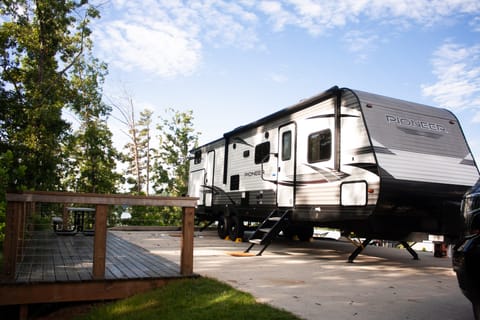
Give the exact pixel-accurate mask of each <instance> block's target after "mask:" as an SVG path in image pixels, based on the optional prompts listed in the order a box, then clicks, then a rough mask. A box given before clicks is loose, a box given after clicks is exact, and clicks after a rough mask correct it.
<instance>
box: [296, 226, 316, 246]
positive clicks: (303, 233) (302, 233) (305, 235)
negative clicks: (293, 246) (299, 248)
mask: <svg viewBox="0 0 480 320" xmlns="http://www.w3.org/2000/svg"><path fill="white" fill-rule="evenodd" d="M297 236H298V239H300V241H304V242H306V241H310V239H311V238H312V237H313V227H309V226H301V227H298V229H297Z"/></svg>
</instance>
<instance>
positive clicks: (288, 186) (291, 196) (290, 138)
mask: <svg viewBox="0 0 480 320" xmlns="http://www.w3.org/2000/svg"><path fill="white" fill-rule="evenodd" d="M296 136H297V135H296V126H295V123H290V124H287V125H285V126H282V127H280V128H279V132H278V139H279V141H278V148H279V149H278V172H277V205H278V206H279V207H293V205H294V204H295V159H296V157H295V155H296V152H295V150H296V146H295V141H296Z"/></svg>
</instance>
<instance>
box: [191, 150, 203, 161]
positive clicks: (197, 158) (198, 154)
mask: <svg viewBox="0 0 480 320" xmlns="http://www.w3.org/2000/svg"><path fill="white" fill-rule="evenodd" d="M200 162H202V151H200V150H198V151H195V156H194V159H193V163H194V164H199V163H200Z"/></svg>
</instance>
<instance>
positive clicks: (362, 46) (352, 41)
mask: <svg viewBox="0 0 480 320" xmlns="http://www.w3.org/2000/svg"><path fill="white" fill-rule="evenodd" d="M379 40H380V37H379V36H378V35H376V34H374V33H373V32H368V31H361V30H352V31H349V32H347V33H345V35H344V36H343V42H344V43H346V44H347V47H348V50H349V51H350V52H352V53H353V54H355V56H356V59H357V61H364V60H366V59H367V54H368V53H369V52H371V51H373V50H375V48H376V47H377V44H376V43H377V42H378V41H379Z"/></svg>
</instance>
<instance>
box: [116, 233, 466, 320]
mask: <svg viewBox="0 0 480 320" xmlns="http://www.w3.org/2000/svg"><path fill="white" fill-rule="evenodd" d="M115 234H117V235H119V236H121V237H123V238H125V239H127V240H129V241H132V242H134V243H136V244H138V245H140V246H142V247H144V248H147V249H148V250H150V251H152V252H153V253H156V254H160V255H162V256H164V257H166V258H169V259H171V260H173V261H175V262H177V263H178V261H179V246H180V238H179V237H178V236H177V235H176V234H175V233H171V232H161V231H154V232H152V231H148V232H125V231H123V232H120V231H115ZM194 241H195V253H194V255H195V258H194V271H195V272H196V273H199V274H201V275H202V276H207V277H212V278H215V279H218V280H221V281H224V282H226V283H229V284H230V285H232V286H233V287H236V288H238V289H240V290H242V291H245V292H249V293H251V294H253V295H254V296H255V297H256V298H257V300H258V301H261V302H266V303H269V304H271V305H273V306H275V307H279V308H283V309H286V310H289V311H291V312H292V313H294V314H297V315H298V316H300V317H301V318H304V319H312V320H313V319H315V320H317V319H356V320H360V319H362V320H376V319H378V320H380V319H388V320H400V319H402V320H405V319H449V320H454V319H458V320H466V319H468V320H471V319H473V315H472V311H471V305H470V303H469V302H468V300H466V298H464V296H463V295H462V293H461V292H460V289H459V288H458V284H457V280H456V278H455V274H454V272H453V271H452V268H451V260H450V259H449V258H434V257H433V254H432V253H427V252H419V256H420V260H419V261H416V260H413V259H412V257H411V256H410V254H408V252H406V251H405V250H401V249H389V248H381V247H368V248H367V249H366V250H365V251H364V252H363V253H362V254H361V255H359V256H358V258H357V260H356V261H355V263H353V264H349V263H346V261H347V258H348V256H349V254H350V253H351V251H353V246H352V245H351V244H350V243H347V242H342V241H334V240H325V239H323V240H313V241H312V242H309V243H302V242H296V241H286V240H283V239H279V240H278V241H276V242H275V243H274V244H272V245H271V246H270V247H269V248H268V249H267V250H266V251H265V252H264V254H263V255H262V256H259V257H257V256H253V257H234V256H232V255H230V253H231V252H242V251H243V250H244V249H245V248H246V247H247V246H248V244H247V243H234V242H232V241H225V240H220V239H218V237H216V235H215V232H211V231H207V232H201V233H196V237H195V240H194ZM232 319H234V316H233V315H232Z"/></svg>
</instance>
